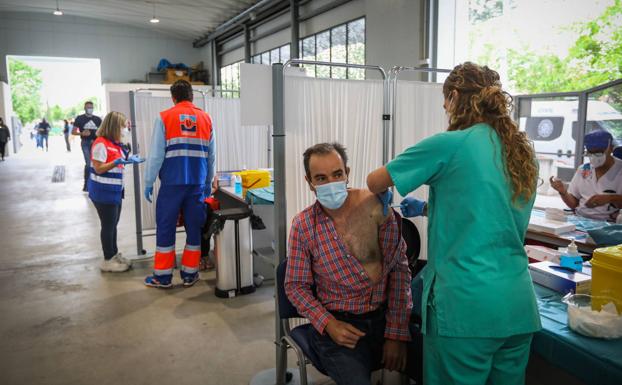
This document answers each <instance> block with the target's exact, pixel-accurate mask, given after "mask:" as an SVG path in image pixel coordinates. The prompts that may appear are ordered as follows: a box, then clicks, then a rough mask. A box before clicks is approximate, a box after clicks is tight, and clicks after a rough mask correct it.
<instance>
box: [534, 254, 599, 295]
mask: <svg viewBox="0 0 622 385" xmlns="http://www.w3.org/2000/svg"><path fill="white" fill-rule="evenodd" d="M529 273H530V274H531V279H532V280H533V282H534V283H537V284H539V285H542V286H544V287H548V288H549V289H552V290H555V291H556V292H558V293H561V294H567V293H575V294H590V293H591V292H592V277H590V276H589V275H587V274H583V273H579V272H570V271H568V270H565V269H562V268H560V267H559V265H557V264H554V263H552V262H549V261H543V262H535V263H530V264H529Z"/></svg>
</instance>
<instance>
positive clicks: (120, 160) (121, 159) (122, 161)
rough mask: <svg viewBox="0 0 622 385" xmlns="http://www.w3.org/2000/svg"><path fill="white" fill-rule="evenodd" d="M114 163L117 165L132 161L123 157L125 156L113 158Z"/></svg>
mask: <svg viewBox="0 0 622 385" xmlns="http://www.w3.org/2000/svg"><path fill="white" fill-rule="evenodd" d="M112 163H114V165H115V166H118V165H120V164H128V163H130V162H129V161H128V160H125V159H123V158H117V159H115V160H113V161H112Z"/></svg>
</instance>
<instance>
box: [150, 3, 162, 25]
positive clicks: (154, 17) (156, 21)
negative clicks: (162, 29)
mask: <svg viewBox="0 0 622 385" xmlns="http://www.w3.org/2000/svg"><path fill="white" fill-rule="evenodd" d="M149 22H150V23H152V24H157V23H159V22H160V19H158V18H157V17H156V12H155V1H154V2H153V17H152V18H151V20H149Z"/></svg>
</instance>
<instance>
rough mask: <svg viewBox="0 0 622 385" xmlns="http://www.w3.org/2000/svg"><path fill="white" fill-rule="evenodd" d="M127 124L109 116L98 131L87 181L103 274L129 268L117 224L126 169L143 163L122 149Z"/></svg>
mask: <svg viewBox="0 0 622 385" xmlns="http://www.w3.org/2000/svg"><path fill="white" fill-rule="evenodd" d="M126 124H127V120H126V119H125V116H124V115H123V114H122V113H120V112H114V111H113V112H110V113H108V115H106V117H105V118H104V121H103V122H102V124H101V126H100V127H99V129H98V130H97V139H96V140H95V141H94V142H93V146H92V147H91V169H90V174H89V180H88V191H89V198H91V200H92V201H93V204H94V205H95V208H96V209H97V214H98V215H99V220H100V222H101V232H100V238H101V243H102V249H103V251H104V261H103V262H102V264H101V266H100V269H101V271H108V272H122V271H126V270H127V269H129V268H130V263H129V261H128V260H126V259H125V258H123V256H122V255H121V253H119V250H118V248H117V224H118V223H119V218H120V217H121V200H122V199H123V169H124V168H123V167H124V165H126V164H131V163H140V162H142V161H144V160H143V159H140V158H139V157H138V155H132V156H130V157H129V158H127V154H125V153H124V152H123V147H122V146H121V143H120V141H121V129H122V128H123V127H125V126H126Z"/></svg>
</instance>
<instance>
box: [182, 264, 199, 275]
mask: <svg viewBox="0 0 622 385" xmlns="http://www.w3.org/2000/svg"><path fill="white" fill-rule="evenodd" d="M181 271H183V272H184V273H188V274H194V273H197V272H198V271H199V268H198V267H188V266H184V265H182V266H181Z"/></svg>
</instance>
